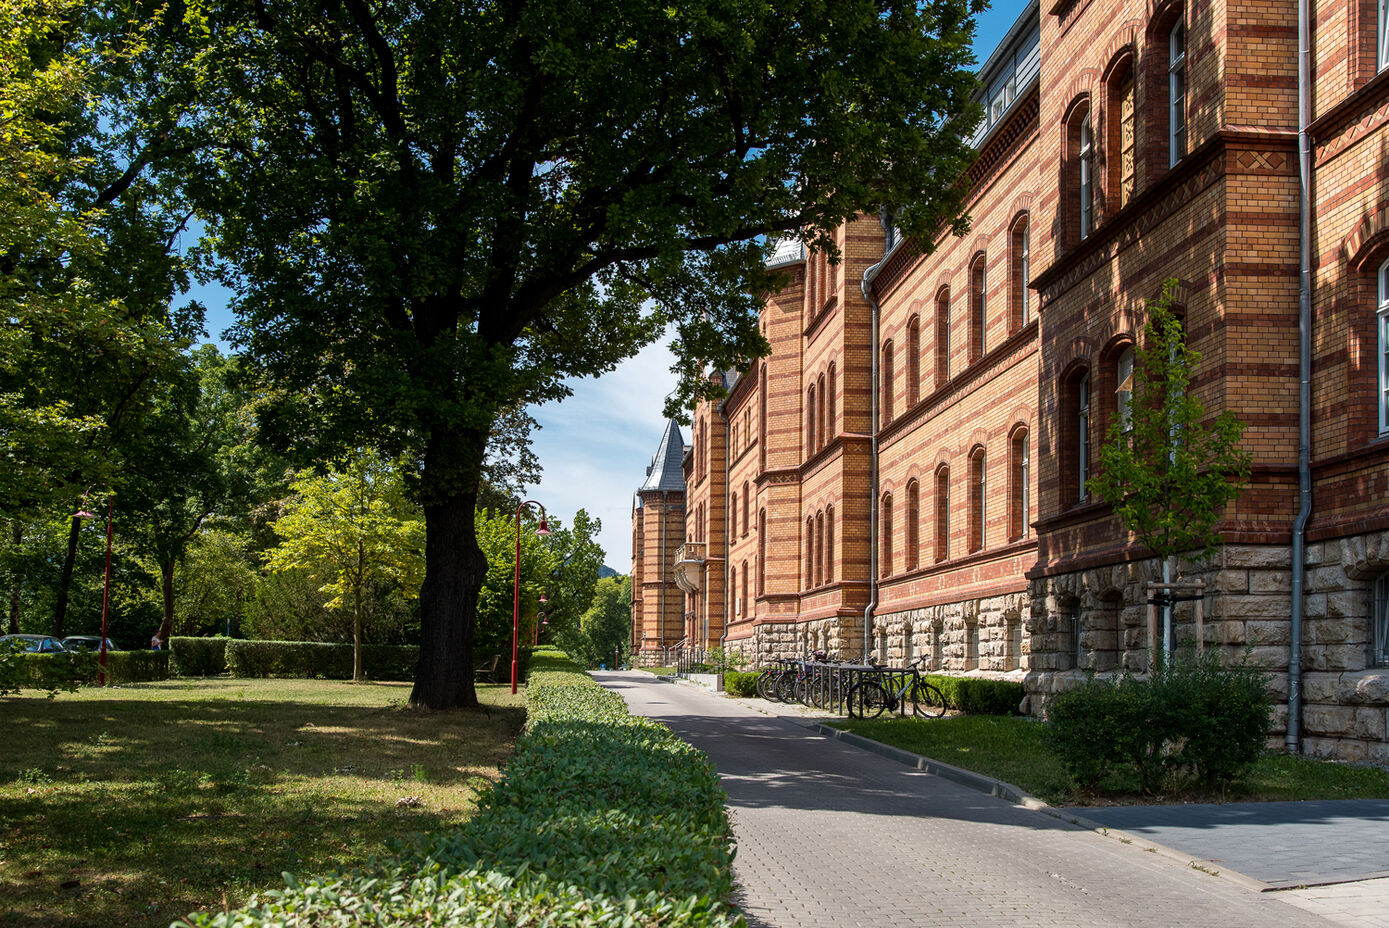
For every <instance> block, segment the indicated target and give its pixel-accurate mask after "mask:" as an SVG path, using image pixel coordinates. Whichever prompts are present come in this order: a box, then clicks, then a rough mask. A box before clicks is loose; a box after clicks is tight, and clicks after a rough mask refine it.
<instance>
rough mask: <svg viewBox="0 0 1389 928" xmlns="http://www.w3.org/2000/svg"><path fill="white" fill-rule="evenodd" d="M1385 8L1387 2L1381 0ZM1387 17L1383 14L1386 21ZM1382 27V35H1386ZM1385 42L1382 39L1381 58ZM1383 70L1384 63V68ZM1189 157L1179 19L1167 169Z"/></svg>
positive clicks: (1170, 83)
mask: <svg viewBox="0 0 1389 928" xmlns="http://www.w3.org/2000/svg"><path fill="white" fill-rule="evenodd" d="M1380 8H1381V9H1383V3H1382V0H1381V7H1380ZM1383 16H1384V14H1383V13H1381V14H1380V21H1381V23H1382V22H1383ZM1383 34H1384V33H1383V29H1382V28H1381V31H1380V35H1381V36H1383ZM1379 60H1380V61H1381V62H1383V61H1384V60H1385V59H1384V41H1383V39H1382V38H1381V40H1380V59H1379ZM1380 66H1381V67H1383V64H1381V65H1380ZM1185 154H1186V25H1185V24H1183V23H1182V22H1181V21H1180V20H1178V22H1177V24H1176V25H1175V26H1173V27H1172V31H1171V32H1170V33H1169V34H1168V37H1167V166H1168V167H1175V166H1176V164H1177V162H1178V161H1180V160H1182V156H1183V155H1185Z"/></svg>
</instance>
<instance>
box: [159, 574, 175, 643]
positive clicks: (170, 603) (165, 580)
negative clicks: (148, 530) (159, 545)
mask: <svg viewBox="0 0 1389 928" xmlns="http://www.w3.org/2000/svg"><path fill="white" fill-rule="evenodd" d="M159 579H160V585H161V586H162V587H163V590H164V621H162V622H160V623H159V640H160V641H162V642H164V646H165V647H168V646H169V636H171V635H172V634H173V633H174V559H173V558H167V559H161V560H160V562H159Z"/></svg>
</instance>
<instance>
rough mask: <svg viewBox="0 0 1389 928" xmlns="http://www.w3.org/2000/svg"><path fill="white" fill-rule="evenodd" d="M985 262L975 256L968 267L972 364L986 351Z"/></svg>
mask: <svg viewBox="0 0 1389 928" xmlns="http://www.w3.org/2000/svg"><path fill="white" fill-rule="evenodd" d="M986 273H987V260H986V258H985V256H984V255H982V254H981V255H979V256H977V257H976V258H975V259H974V261H973V263H971V264H970V266H969V361H970V363H971V364H973V363H974V362H975V361H978V360H979V359H980V358H982V357H983V356H984V352H985V351H986V350H987V345H986V343H985V342H986V335H987V330H988V326H989V310H988V281H987V279H986Z"/></svg>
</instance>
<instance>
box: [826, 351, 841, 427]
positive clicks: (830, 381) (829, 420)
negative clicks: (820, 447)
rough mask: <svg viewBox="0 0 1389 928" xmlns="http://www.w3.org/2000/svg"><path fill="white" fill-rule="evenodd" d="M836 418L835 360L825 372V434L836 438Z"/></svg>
mask: <svg viewBox="0 0 1389 928" xmlns="http://www.w3.org/2000/svg"><path fill="white" fill-rule="evenodd" d="M835 428H836V426H835V419H834V362H833V361H831V362H830V367H829V370H827V371H826V372H825V434H826V435H828V436H829V437H830V438H834V436H835V435H836V434H838V433H837V432H836V431H835Z"/></svg>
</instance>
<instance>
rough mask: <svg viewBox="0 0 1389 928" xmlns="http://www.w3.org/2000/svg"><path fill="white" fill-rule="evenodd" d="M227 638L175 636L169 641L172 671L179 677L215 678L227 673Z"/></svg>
mask: <svg viewBox="0 0 1389 928" xmlns="http://www.w3.org/2000/svg"><path fill="white" fill-rule="evenodd" d="M227 641H228V639H227V638H224V637H221V636H217V637H214V638H189V637H186V636H183V635H175V636H174V637H172V638H170V639H169V653H170V654H172V655H173V671H174V673H176V674H177V675H178V676H180V677H216V676H219V675H221V674H223V673H226V671H227Z"/></svg>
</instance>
